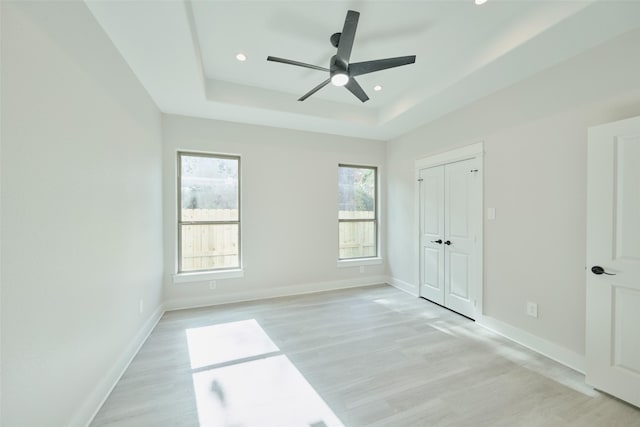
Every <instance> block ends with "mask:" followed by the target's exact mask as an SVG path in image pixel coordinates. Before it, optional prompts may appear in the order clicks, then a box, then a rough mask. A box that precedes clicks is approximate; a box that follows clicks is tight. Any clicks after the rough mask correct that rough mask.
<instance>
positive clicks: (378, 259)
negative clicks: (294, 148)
mask: <svg viewBox="0 0 640 427" xmlns="http://www.w3.org/2000/svg"><path fill="white" fill-rule="evenodd" d="M341 167H352V168H363V169H365V168H368V169H373V170H374V171H375V176H376V179H375V218H374V221H373V222H374V223H375V226H376V236H375V239H376V255H374V256H372V257H363V258H340V253H339V252H340V251H339V250H338V261H337V265H338V268H343V267H359V266H361V265H377V264H382V256H381V255H380V251H381V250H382V249H381V247H380V246H381V241H380V240H381V225H380V224H381V221H380V210H381V209H380V204H379V203H380V196H379V192H380V182H379V179H380V174H379V173H378V172H379V171H380V167H379V166H377V165H363V164H358V163H339V164H338V170H339V169H340V168H341ZM363 221H366V220H364V219H363ZM339 225H340V218H339V217H338V226H339ZM338 239H340V231H338Z"/></svg>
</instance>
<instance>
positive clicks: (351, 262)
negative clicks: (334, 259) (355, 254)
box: [338, 257, 383, 268]
mask: <svg viewBox="0 0 640 427" xmlns="http://www.w3.org/2000/svg"><path fill="white" fill-rule="evenodd" d="M382 262H383V259H382V258H381V257H373V258H353V259H341V260H338V268H349V267H360V266H363V265H381V264H382Z"/></svg>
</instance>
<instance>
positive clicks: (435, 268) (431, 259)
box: [424, 248, 442, 291]
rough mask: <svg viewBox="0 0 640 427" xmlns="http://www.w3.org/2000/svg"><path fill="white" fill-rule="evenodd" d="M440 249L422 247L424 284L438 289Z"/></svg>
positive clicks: (440, 274) (439, 286)
mask: <svg viewBox="0 0 640 427" xmlns="http://www.w3.org/2000/svg"><path fill="white" fill-rule="evenodd" d="M440 252H441V250H437V249H432V248H424V285H425V286H429V287H431V288H433V289H434V290H438V291H440V290H441V288H442V286H441V283H440V282H441V280H440V278H441V277H442V271H441V269H440V265H441V264H442V256H441V255H440Z"/></svg>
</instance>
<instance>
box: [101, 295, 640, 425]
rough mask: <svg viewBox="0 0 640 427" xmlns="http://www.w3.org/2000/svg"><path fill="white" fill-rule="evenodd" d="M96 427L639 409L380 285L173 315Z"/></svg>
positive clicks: (501, 418) (606, 415) (627, 421)
mask: <svg viewBox="0 0 640 427" xmlns="http://www.w3.org/2000/svg"><path fill="white" fill-rule="evenodd" d="M91 425H92V426H94V427H98V426H136V427H139V426H199V425H201V426H203V427H204V426H216V427H218V426H220V427H255V426H265V427H289V426H305V427H329V426H342V425H344V426H347V427H354V426H393V427H400V426H504V427H513V426H526V427H534V426H545V427H549V426H594V427H595V426H606V427H613V426H620V427H622V426H624V427H631V426H638V427H640V410H639V409H638V408H635V407H632V406H630V405H627V404H625V403H623V402H621V401H618V400H616V399H614V398H612V397H610V396H607V395H605V394H601V393H598V392H596V391H594V390H592V389H590V388H589V387H587V386H585V385H584V376H583V375H581V374H579V373H577V372H575V371H573V370H571V369H568V368H566V367H564V366H562V365H560V364H558V363H556V362H553V361H551V360H549V359H547V358H545V357H543V356H540V355H539V354H537V353H534V352H532V351H530V350H528V349H526V348H523V347H521V346H519V345H517V344H514V343H512V342H510V341H508V340H506V339H504V338H502V337H500V336H497V335H495V334H493V333H491V332H489V331H487V330H485V329H483V328H482V327H479V326H477V325H476V324H475V323H474V322H472V321H470V320H468V319H466V318H464V317H461V316H458V315H456V314H454V313H452V312H449V311H448V310H446V309H443V308H441V307H439V306H437V305H434V304H431V303H429V302H428V301H425V300H423V299H418V298H415V297H412V296H410V295H407V294H405V293H403V292H401V291H398V290H396V289H395V288H392V287H390V286H383V285H381V286H374V287H365V288H356V289H350V290H344V291H334V292H325V293H318V294H310V295H302V296H295V297H286V298H277V299H271V300H263V301H256V302H247V303H239V304H229V305H224V306H215V307H208V308H201V309H191V310H182V311H174V312H168V313H166V314H165V315H164V317H163V318H162V319H161V321H160V323H159V324H158V326H157V327H156V329H155V330H154V331H153V333H152V334H151V336H150V337H149V339H148V340H147V342H146V343H145V344H144V346H143V347H142V349H141V350H140V353H139V354H138V355H137V356H136V358H135V359H134V360H133V362H132V363H131V365H130V367H129V368H128V369H127V371H126V372H125V374H124V376H123V377H122V379H121V380H120V382H119V383H118V384H117V386H116V387H115V389H114V390H113V392H112V394H111V395H110V397H109V398H108V399H107V401H106V402H105V404H104V406H103V407H102V409H101V410H100V411H99V413H98V414H97V416H96V418H95V420H94V422H93V423H92V424H91Z"/></svg>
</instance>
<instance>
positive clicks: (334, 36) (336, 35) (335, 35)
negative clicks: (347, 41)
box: [329, 33, 342, 47]
mask: <svg viewBox="0 0 640 427" xmlns="http://www.w3.org/2000/svg"><path fill="white" fill-rule="evenodd" d="M341 35H342V33H333V34H331V37H329V40H330V41H331V45H332V46H333V47H338V44H340V36H341Z"/></svg>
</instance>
